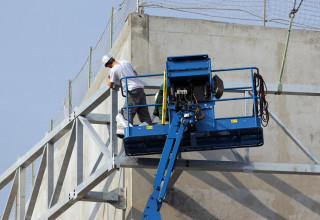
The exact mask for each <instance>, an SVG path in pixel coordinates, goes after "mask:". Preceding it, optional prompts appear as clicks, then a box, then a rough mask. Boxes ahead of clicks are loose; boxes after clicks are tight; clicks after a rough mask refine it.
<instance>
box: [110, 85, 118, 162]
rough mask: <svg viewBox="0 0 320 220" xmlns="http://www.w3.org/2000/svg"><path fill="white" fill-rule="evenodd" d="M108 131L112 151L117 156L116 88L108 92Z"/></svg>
mask: <svg viewBox="0 0 320 220" xmlns="http://www.w3.org/2000/svg"><path fill="white" fill-rule="evenodd" d="M110 98H111V100H110V102H111V105H110V129H109V130H110V132H109V138H110V140H111V147H112V153H113V154H114V155H115V156H117V155H118V137H117V135H116V131H117V122H116V116H117V114H118V90H117V89H111V92H110Z"/></svg>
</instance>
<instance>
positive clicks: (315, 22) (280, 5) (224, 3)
mask: <svg viewBox="0 0 320 220" xmlns="http://www.w3.org/2000/svg"><path fill="white" fill-rule="evenodd" d="M295 2H296V8H297V6H298V5H299V4H300V2H301V0H296V1H295V0H289V1H288V0H277V1H276V0H258V1H249V0H190V1H183V0H162V1H159V0H145V1H144V3H143V4H142V7H143V8H145V12H147V13H150V14H152V11H153V10H154V9H161V10H160V11H159V10H157V12H158V13H159V15H162V16H168V13H166V10H170V11H175V12H176V13H172V12H171V13H169V15H170V16H174V17H191V16H190V14H193V15H192V18H198V19H203V18H206V19H210V20H216V21H223V22H233V23H240V24H251V25H266V26H271V27H286V26H287V25H288V23H289V20H290V18H289V13H290V12H291V10H292V9H293V6H294V3H295ZM319 12H320V1H318V0H303V1H302V4H301V7H300V9H299V11H298V12H297V13H296V17H295V18H294V21H293V28H300V29H309V30H317V31H319V30H320V14H319Z"/></svg>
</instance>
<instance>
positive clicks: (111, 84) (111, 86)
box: [108, 76, 114, 88]
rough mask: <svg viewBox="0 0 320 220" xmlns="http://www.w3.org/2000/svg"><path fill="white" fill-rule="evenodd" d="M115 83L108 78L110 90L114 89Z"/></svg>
mask: <svg viewBox="0 0 320 220" xmlns="http://www.w3.org/2000/svg"><path fill="white" fill-rule="evenodd" d="M113 84H114V83H113V82H110V76H108V86H109V88H113Z"/></svg>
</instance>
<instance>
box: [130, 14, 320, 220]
mask: <svg viewBox="0 0 320 220" xmlns="http://www.w3.org/2000/svg"><path fill="white" fill-rule="evenodd" d="M128 22H129V23H130V22H131V48H132V55H131V56H132V63H133V64H134V65H136V66H138V67H139V68H140V69H139V72H140V73H142V74H151V73H161V72H163V70H164V69H165V61H166V58H167V56H176V55H191V54H209V56H210V57H211V58H212V68H213V69H222V68H235V67H247V66H257V67H258V68H259V69H260V73H261V74H262V76H263V77H264V79H265V81H266V83H276V81H277V78H278V74H279V70H280V66H281V61H282V55H283V50H284V46H285V40H286V35H287V30H285V29H277V28H268V27H256V26H248V25H237V24H228V23H219V22H213V21H203V20H191V19H179V18H165V17H154V16H148V15H139V14H132V15H131V16H130V17H129V19H128ZM319 49H320V33H319V32H312V31H302V30H293V31H292V33H291V39H290V44H289V48H288V55H287V61H286V65H285V69H284V73H283V78H282V82H283V83H288V84H297V85H299V84H305V85H319V83H320V75H319V69H320V62H319V61H320V50H319ZM218 75H219V74H218ZM219 76H220V77H221V78H222V79H223V80H224V81H245V80H246V79H247V78H243V77H242V75H241V74H238V73H237V74H230V75H228V74H221V75H219ZM233 96H234V95H233ZM225 97H228V94H225ZM267 100H268V101H269V106H270V109H271V110H272V111H273V112H275V113H276V114H277V115H278V116H279V117H280V119H281V120H282V121H283V122H284V123H285V124H286V125H287V126H288V127H289V128H290V129H291V130H292V131H293V133H295V134H296V135H297V136H298V138H299V139H301V140H302V142H303V143H304V144H305V145H306V146H308V148H309V149H310V150H311V152H313V154H315V155H316V156H317V157H318V158H319V157H320V151H319V149H318V145H319V142H320V136H319V135H317V134H318V133H319V131H320V126H319V123H318V122H319V119H320V116H319V109H320V108H319V107H320V106H319V101H320V100H319V97H310V96H309V97H307V96H289V95H287V96H285V95H281V96H275V95H268V96H267ZM219 104H220V103H219ZM219 104H217V105H216V114H217V115H223V116H225V115H229V116H232V115H234V114H238V113H239V112H242V113H243V111H244V107H243V105H240V106H239V105H234V106H233V107H232V106H229V107H228V106H225V107H221V106H219ZM250 114H251V109H250ZM264 134H265V145H264V146H263V147H260V148H252V149H250V150H249V154H248V156H249V159H250V160H251V161H259V162H260V161H261V162H282V163H310V164H312V162H311V161H310V160H309V158H308V157H307V156H305V155H304V154H303V153H302V152H301V150H300V149H299V148H298V147H297V146H296V145H295V144H294V143H293V141H292V140H291V139H290V138H288V137H287V135H286V134H285V133H284V132H283V131H282V130H281V129H280V128H279V127H278V126H277V125H276V123H275V122H274V121H272V119H270V122H269V125H268V127H267V128H265V129H264ZM239 152H240V153H241V155H242V156H245V155H246V152H245V150H244V149H242V150H239ZM182 158H188V159H204V160H206V159H210V160H236V159H235V158H234V156H233V154H232V153H231V151H229V150H220V151H205V152H194V153H182ZM154 174H155V170H144V169H135V170H133V171H132V187H133V191H132V193H133V195H132V196H133V197H132V207H133V208H132V216H131V217H132V219H140V217H141V214H142V212H143V209H144V206H145V204H146V201H147V199H148V196H149V194H150V192H151V191H152V182H153V178H154ZM318 181H319V177H315V176H299V175H291V176H290V175H276V174H274V175H271V174H245V173H243V174H242V173H241V174H239V173H224V172H203V171H192V172H191V171H190V172H183V173H182V175H181V176H180V178H179V179H178V181H177V182H176V184H175V186H174V188H173V190H171V191H169V192H168V194H167V199H166V200H167V202H166V203H164V205H163V207H162V209H161V214H162V217H163V219H302V218H303V219H319V218H320V193H319V190H318V187H317V184H316V183H317V182H318ZM142 186H143V187H142Z"/></svg>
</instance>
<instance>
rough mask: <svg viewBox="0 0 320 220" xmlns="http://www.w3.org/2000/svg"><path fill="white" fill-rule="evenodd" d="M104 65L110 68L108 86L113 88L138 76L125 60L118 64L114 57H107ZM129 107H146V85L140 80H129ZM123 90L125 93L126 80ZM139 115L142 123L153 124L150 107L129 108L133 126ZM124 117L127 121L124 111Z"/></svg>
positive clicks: (103, 61) (103, 60)
mask: <svg viewBox="0 0 320 220" xmlns="http://www.w3.org/2000/svg"><path fill="white" fill-rule="evenodd" d="M102 63H103V64H104V66H105V67H106V68H110V69H111V70H110V74H109V76H108V85H109V87H110V88H113V86H114V84H118V85H120V79H121V78H123V77H126V76H137V75H138V73H137V72H136V71H135V70H134V68H133V67H132V65H131V63H130V62H128V61H125V60H122V61H119V62H117V61H116V60H115V59H114V58H113V57H112V56H110V55H105V56H103V58H102ZM127 85H128V94H129V97H128V102H129V103H128V105H129V106H130V105H146V104H147V101H146V96H145V93H144V89H143V88H144V85H143V83H142V82H141V81H140V80H139V79H138V78H128V79H127ZM122 88H123V90H124V92H125V90H126V87H125V80H122ZM136 113H137V114H138V118H139V120H140V122H141V123H144V122H145V123H147V124H149V125H150V124H152V122H151V118H150V114H149V111H148V107H147V106H145V107H136V108H129V122H130V124H131V125H133V118H134V116H135V115H136ZM123 117H124V118H125V119H126V120H127V113H126V111H124V114H123Z"/></svg>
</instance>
